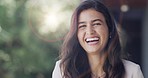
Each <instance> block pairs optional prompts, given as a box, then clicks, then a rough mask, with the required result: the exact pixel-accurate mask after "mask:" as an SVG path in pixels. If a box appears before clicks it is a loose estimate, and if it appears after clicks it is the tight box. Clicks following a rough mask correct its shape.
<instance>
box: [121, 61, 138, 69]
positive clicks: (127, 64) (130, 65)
mask: <svg viewBox="0 0 148 78" xmlns="http://www.w3.org/2000/svg"><path fill="white" fill-rule="evenodd" d="M122 61H123V64H124V66H125V68H131V69H135V68H137V67H139V65H138V64H136V63H134V62H132V61H129V60H122Z"/></svg>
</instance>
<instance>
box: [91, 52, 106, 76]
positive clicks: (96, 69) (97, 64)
mask: <svg viewBox="0 0 148 78" xmlns="http://www.w3.org/2000/svg"><path fill="white" fill-rule="evenodd" d="M105 59H106V54H103V55H98V54H88V60H89V64H90V68H91V71H92V74H95V75H97V76H100V75H102V74H103V73H104V71H103V65H104V62H105Z"/></svg>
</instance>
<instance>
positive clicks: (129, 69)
mask: <svg viewBox="0 0 148 78" xmlns="http://www.w3.org/2000/svg"><path fill="white" fill-rule="evenodd" d="M122 61H123V64H124V67H125V76H126V77H125V78H131V77H133V78H144V77H143V74H142V71H141V68H140V66H139V65H138V64H136V63H134V62H132V61H129V60H122Z"/></svg>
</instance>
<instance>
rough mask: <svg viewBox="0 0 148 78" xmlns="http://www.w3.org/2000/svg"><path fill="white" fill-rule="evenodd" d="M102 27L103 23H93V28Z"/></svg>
mask: <svg viewBox="0 0 148 78" xmlns="http://www.w3.org/2000/svg"><path fill="white" fill-rule="evenodd" d="M99 25H102V24H101V23H93V24H92V26H99Z"/></svg>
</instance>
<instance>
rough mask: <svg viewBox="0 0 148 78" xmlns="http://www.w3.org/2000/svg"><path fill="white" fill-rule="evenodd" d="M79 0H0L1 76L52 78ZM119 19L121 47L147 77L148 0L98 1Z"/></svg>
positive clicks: (5, 77)
mask: <svg viewBox="0 0 148 78" xmlns="http://www.w3.org/2000/svg"><path fill="white" fill-rule="evenodd" d="M81 1H82V0H73V1H72V0H0V78H51V74H52V71H53V69H54V65H55V62H56V61H57V60H58V54H59V50H60V47H61V44H62V42H63V37H64V36H65V34H66V33H67V32H68V29H69V27H70V21H71V15H72V12H73V11H74V9H75V8H76V6H77V5H78V4H79V3H80V2H81ZM100 1H102V2H103V3H104V4H106V6H108V7H109V9H110V11H111V13H112V14H113V16H114V17H115V20H116V21H117V22H118V27H119V30H120V33H121V34H122V35H121V39H122V46H123V47H124V51H125V52H127V53H129V57H130V60H131V61H133V62H135V63H137V64H139V65H140V66H141V69H142V72H143V73H144V76H145V78H148V74H146V73H147V72H148V67H147V66H148V61H147V59H148V57H147V56H148V35H147V34H148V1H147V0H112V1H108V0H100Z"/></svg>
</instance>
